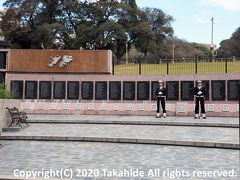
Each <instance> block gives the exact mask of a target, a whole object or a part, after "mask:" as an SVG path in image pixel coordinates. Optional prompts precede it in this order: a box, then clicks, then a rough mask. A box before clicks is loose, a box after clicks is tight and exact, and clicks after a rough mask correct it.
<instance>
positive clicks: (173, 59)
mask: <svg viewBox="0 0 240 180" xmlns="http://www.w3.org/2000/svg"><path fill="white" fill-rule="evenodd" d="M174 61H175V43H174V42H173V46H172V63H174Z"/></svg>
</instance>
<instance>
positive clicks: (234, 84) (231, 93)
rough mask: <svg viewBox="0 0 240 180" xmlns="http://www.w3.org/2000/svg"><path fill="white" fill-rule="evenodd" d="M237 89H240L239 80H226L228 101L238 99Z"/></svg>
mask: <svg viewBox="0 0 240 180" xmlns="http://www.w3.org/2000/svg"><path fill="white" fill-rule="evenodd" d="M239 89H240V80H229V81H228V100H229V101H238V100H239Z"/></svg>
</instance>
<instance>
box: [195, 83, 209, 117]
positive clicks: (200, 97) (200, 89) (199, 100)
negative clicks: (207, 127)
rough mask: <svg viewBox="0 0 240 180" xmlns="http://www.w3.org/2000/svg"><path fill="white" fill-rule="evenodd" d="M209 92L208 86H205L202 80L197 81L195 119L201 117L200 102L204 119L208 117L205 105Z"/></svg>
mask: <svg viewBox="0 0 240 180" xmlns="http://www.w3.org/2000/svg"><path fill="white" fill-rule="evenodd" d="M206 94H207V90H206V88H205V87H204V86H203V83H202V81H200V80H198V81H197V86H196V87H195V88H194V95H195V103H196V104H195V117H194V119H197V118H200V113H199V104H200V107H201V113H202V117H203V119H206V112H205V105H204V99H205V95H206Z"/></svg>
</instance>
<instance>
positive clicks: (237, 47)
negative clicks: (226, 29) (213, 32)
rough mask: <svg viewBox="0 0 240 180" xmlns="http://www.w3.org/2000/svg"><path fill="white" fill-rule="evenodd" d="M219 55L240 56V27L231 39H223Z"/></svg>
mask: <svg viewBox="0 0 240 180" xmlns="http://www.w3.org/2000/svg"><path fill="white" fill-rule="evenodd" d="M218 54H219V56H237V57H240V27H239V28H238V29H237V30H236V31H235V32H234V33H233V34H232V36H231V38H230V39H226V40H223V41H222V42H221V43H220V47H219V49H218Z"/></svg>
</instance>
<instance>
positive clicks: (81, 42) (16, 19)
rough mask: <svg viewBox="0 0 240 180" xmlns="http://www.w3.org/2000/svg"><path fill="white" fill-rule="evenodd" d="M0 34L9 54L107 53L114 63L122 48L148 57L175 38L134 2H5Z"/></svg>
mask: <svg viewBox="0 0 240 180" xmlns="http://www.w3.org/2000/svg"><path fill="white" fill-rule="evenodd" d="M4 7H6V9H7V10H6V13H4V14H2V15H1V19H2V21H1V22H0V29H1V31H2V32H1V33H2V35H3V36H4V37H5V39H6V40H8V41H10V42H11V44H12V48H33V49H80V48H83V49H111V50H112V51H113V53H114V54H115V56H116V57H117V59H119V58H121V57H122V56H123V55H124V54H125V48H126V43H127V44H128V48H129V49H130V48H131V46H132V45H134V46H136V47H137V49H138V50H139V51H140V52H142V53H144V55H147V53H148V52H151V53H154V52H157V51H158V49H159V46H161V43H162V42H163V40H164V39H165V38H166V37H168V36H172V35H173V29H172V27H171V22H172V21H173V18H172V17H171V16H169V15H166V14H165V13H164V12H163V11H162V10H160V9H155V8H144V9H140V8H138V7H137V4H136V2H135V0H122V1H121V2H119V1H116V0H97V1H92V0H84V1H83V0H82V1H79V0H68V1H66V0H6V1H5V3H4Z"/></svg>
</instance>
